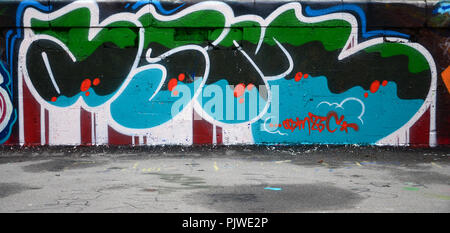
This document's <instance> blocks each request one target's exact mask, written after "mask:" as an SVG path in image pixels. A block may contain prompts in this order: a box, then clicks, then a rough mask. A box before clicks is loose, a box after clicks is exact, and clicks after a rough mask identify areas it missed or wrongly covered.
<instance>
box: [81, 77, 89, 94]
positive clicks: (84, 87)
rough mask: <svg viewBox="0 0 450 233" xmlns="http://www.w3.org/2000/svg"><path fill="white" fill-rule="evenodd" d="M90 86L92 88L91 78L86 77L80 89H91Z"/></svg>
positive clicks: (83, 90)
mask: <svg viewBox="0 0 450 233" xmlns="http://www.w3.org/2000/svg"><path fill="white" fill-rule="evenodd" d="M89 88H91V80H90V79H85V80H84V81H83V82H82V83H81V86H80V90H81V91H82V92H85V91H87V90H89Z"/></svg>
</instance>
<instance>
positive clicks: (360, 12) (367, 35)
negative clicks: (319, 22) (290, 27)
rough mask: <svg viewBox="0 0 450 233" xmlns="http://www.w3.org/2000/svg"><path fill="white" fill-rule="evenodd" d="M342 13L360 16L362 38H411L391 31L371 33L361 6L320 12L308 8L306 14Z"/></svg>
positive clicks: (336, 7)
mask: <svg viewBox="0 0 450 233" xmlns="http://www.w3.org/2000/svg"><path fill="white" fill-rule="evenodd" d="M342 11H352V12H355V13H356V14H358V16H359V18H360V19H361V29H362V37H363V38H370V37H374V36H400V37H405V38H409V37H410V36H409V35H407V34H403V33H400V32H396V31H390V30H375V31H370V32H368V31H366V22H367V21H366V14H365V13H364V11H363V10H362V9H361V8H360V7H359V6H357V5H354V4H344V5H338V6H333V7H330V8H326V9H319V10H313V9H311V7H309V6H307V7H306V8H305V12H306V14H308V15H309V16H322V15H327V14H330V13H335V12H342Z"/></svg>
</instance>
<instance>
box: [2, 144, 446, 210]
mask: <svg viewBox="0 0 450 233" xmlns="http://www.w3.org/2000/svg"><path fill="white" fill-rule="evenodd" d="M0 153H1V154H0V212H102V213H103V212H157V213H180V212H181V213H195V212H200V213H209V212H220V213H229V212H233V213H241V212H244V213H253V212H257V213H290V212H295V213H298V212H368V213H373V212H375V213H376V212H383V213H391V212H433V213H435V212H445V213H448V212H450V150H449V149H445V148H441V149H402V148H374V147H314V146H309V147H271V146H269V147H220V148H184V147H166V148H164V147H160V148H132V149H130V148H128V149H127V148H125V149H123V148H122V149H120V148H115V149H111V148H95V149H92V148H28V149H17V148H12V149H9V148H1V150H0Z"/></svg>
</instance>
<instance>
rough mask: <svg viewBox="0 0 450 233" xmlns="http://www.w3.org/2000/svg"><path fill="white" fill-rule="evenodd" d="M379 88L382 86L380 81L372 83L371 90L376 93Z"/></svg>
mask: <svg viewBox="0 0 450 233" xmlns="http://www.w3.org/2000/svg"><path fill="white" fill-rule="evenodd" d="M378 88H380V81H378V80H375V81H373V82H372V84H370V92H372V93H375V92H377V91H378Z"/></svg>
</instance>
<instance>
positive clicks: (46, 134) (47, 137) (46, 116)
mask: <svg viewBox="0 0 450 233" xmlns="http://www.w3.org/2000/svg"><path fill="white" fill-rule="evenodd" d="M49 124H50V122H49V112H48V110H47V109H45V144H46V145H49V144H50V143H49V136H48V135H49V129H50V126H49Z"/></svg>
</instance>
